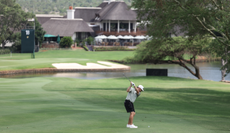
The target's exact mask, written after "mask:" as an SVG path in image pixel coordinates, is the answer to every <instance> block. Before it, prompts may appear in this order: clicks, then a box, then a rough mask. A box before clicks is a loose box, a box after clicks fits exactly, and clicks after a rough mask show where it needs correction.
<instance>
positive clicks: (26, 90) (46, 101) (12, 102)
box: [0, 77, 230, 133]
mask: <svg viewBox="0 0 230 133" xmlns="http://www.w3.org/2000/svg"><path fill="white" fill-rule="evenodd" d="M131 80H132V81H134V82H135V83H136V84H140V83H141V84H143V85H144V86H145V92H142V94H141V96H140V97H139V98H138V99H137V100H136V102H135V104H134V105H135V109H136V116H135V118H134V123H135V124H136V125H137V126H139V128H138V129H127V128H126V127H125V126H126V124H127V120H128V117H129V114H127V113H126V112H125V108H124V105H123V102H124V100H125V97H126V95H127V92H126V88H127V87H128V86H129V83H128V81H127V79H125V78H115V79H100V80H82V79H71V78H44V77H41V78H24V79H0V107H1V109H0V132H1V133H8V132H17V133H31V132H35V133H36V132H37V133H42V132H49V133H53V132H68V133H69V132H84V133H92V132H93V133H107V132H111V133H118V132H119V133H120V132H122V133H131V132H132V133H137V132H138V133H140V132H146V133H147V132H151V133H228V132H229V131H230V128H229V125H230V112H229V110H230V104H229V103H230V86H229V84H225V83H219V82H211V81H200V80H190V79H181V78H170V77H131ZM148 126H150V127H148Z"/></svg>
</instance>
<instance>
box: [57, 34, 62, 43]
mask: <svg viewBox="0 0 230 133" xmlns="http://www.w3.org/2000/svg"><path fill="white" fill-rule="evenodd" d="M60 41H61V38H60V36H59V35H58V37H57V43H60Z"/></svg>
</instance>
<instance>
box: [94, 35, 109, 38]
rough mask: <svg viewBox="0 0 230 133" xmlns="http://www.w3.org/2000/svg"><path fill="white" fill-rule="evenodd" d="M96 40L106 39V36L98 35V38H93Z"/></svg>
mask: <svg viewBox="0 0 230 133" xmlns="http://www.w3.org/2000/svg"><path fill="white" fill-rule="evenodd" d="M95 38H96V39H107V36H105V35H100V36H97V37H95Z"/></svg>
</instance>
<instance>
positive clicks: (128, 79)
mask: <svg viewBox="0 0 230 133" xmlns="http://www.w3.org/2000/svg"><path fill="white" fill-rule="evenodd" d="M123 75H124V76H125V74H124V73H123ZM125 77H126V76H125ZM126 78H127V77H126ZM127 79H128V78H127ZM128 80H129V79H128ZM129 82H131V81H130V80H129Z"/></svg>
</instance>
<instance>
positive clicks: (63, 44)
mask: <svg viewBox="0 0 230 133" xmlns="http://www.w3.org/2000/svg"><path fill="white" fill-rule="evenodd" d="M72 44H73V40H72V38H71V37H63V38H62V39H61V41H60V47H62V48H69V47H70V46H71V45H72Z"/></svg>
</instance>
